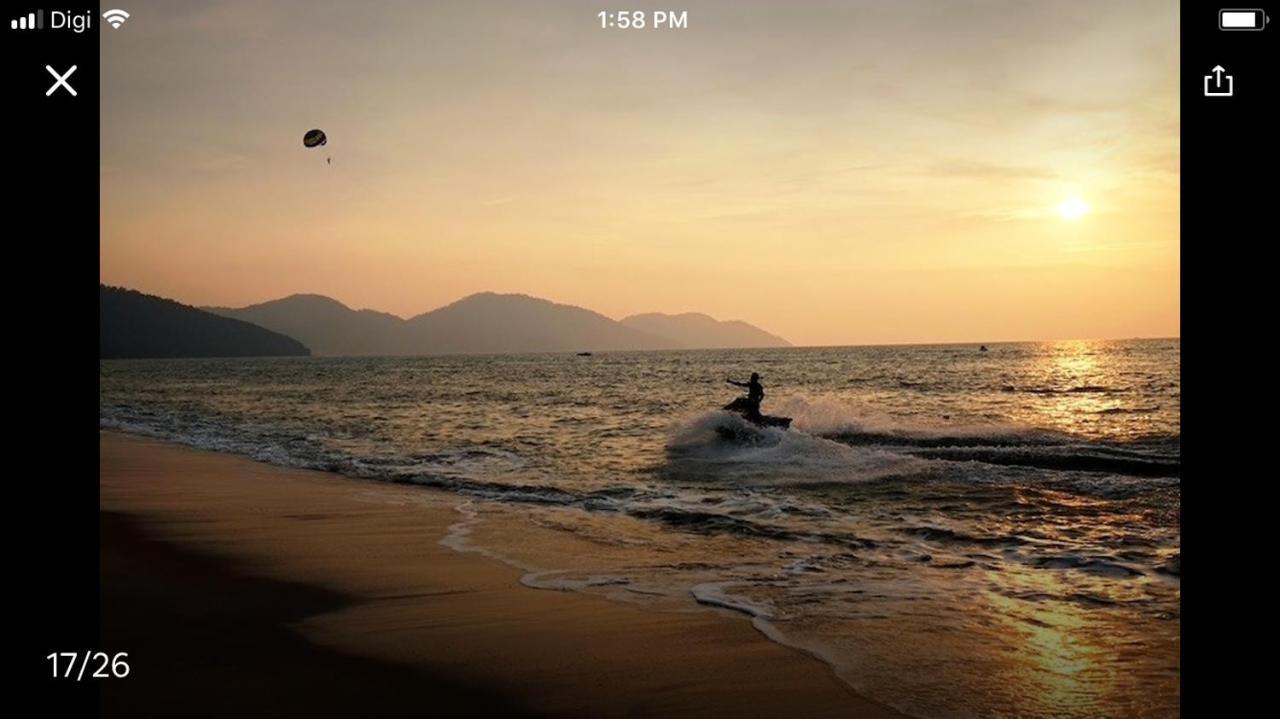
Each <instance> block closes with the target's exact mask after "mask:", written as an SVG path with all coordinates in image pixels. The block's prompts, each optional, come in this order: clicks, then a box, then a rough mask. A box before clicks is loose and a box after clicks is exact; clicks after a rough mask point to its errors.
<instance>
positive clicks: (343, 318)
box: [206, 292, 787, 355]
mask: <svg viewBox="0 0 1280 719" xmlns="http://www.w3.org/2000/svg"><path fill="white" fill-rule="evenodd" d="M206 309H208V310H209V311H210V312H216V313H217V314H220V315H224V316H226V317H234V318H236V319H241V320H247V321H250V322H253V323H255V324H259V325H262V326H263V327H267V328H270V329H272V330H275V331H277V332H282V333H285V334H288V335H289V336H291V337H297V338H298V339H300V340H302V341H303V342H306V343H307V345H308V346H309V347H311V349H312V350H313V351H314V352H315V353H316V354H323V355H427V354H487V353H495V354H496V353H504V352H576V351H581V350H652V349H678V348H696V347H730V346H733V347H741V346H752V347H762V346H785V345H786V344H787V343H786V341H785V340H782V339H780V338H778V337H774V336H773V335H770V334H768V333H765V332H763V331H762V330H758V329H756V328H753V327H751V326H750V325H747V324H746V323H739V322H723V323H722V322H716V321H715V320H713V319H711V318H710V317H706V316H705V315H700V316H699V317H704V318H705V319H706V320H708V321H709V324H707V323H701V324H700V325H699V326H705V329H706V331H708V332H710V333H711V334H710V335H709V336H708V337H706V338H705V339H702V338H699V337H698V336H697V335H696V332H694V331H693V324H691V323H690V322H688V321H684V320H683V319H682V318H684V317H686V316H684V315H681V316H680V317H679V318H673V319H674V322H673V326H674V327H677V328H678V329H680V330H681V332H682V333H683V334H682V335H681V336H678V337H677V336H671V335H668V334H665V333H660V332H652V331H649V330H648V329H646V328H645V327H640V326H632V325H630V324H627V323H623V322H618V321H616V320H612V319H610V318H608V317H605V316H604V315H602V314H600V313H598V312H592V311H591V310H588V309H583V308H581V307H574V306H572V305H562V304H557V303H555V302H549V301H547V300H543V299H538V298H536V297H529V296H528V295H515V294H496V293H493V292H481V293H479V294H474V295H470V296H468V297H464V298H463V299H461V300H458V301H457V302H454V303H453V304H450V305H446V306H444V307H441V308H439V309H436V310H432V311H430V312H426V313H423V314H420V315H418V316H416V317H413V318H410V319H408V320H403V319H400V318H399V317H396V316H395V315H389V314H386V313H382V312H374V311H372V310H359V311H357V310H353V309H351V308H349V307H347V306H346V305H343V304H342V303H340V302H337V301H336V300H332V299H329V298H328V297H321V296H319V295H293V296H291V297H285V298H283V299H279V300H274V301H272V302H264V303H262V304H258V305H252V306H249V307H244V308H239V309H232V308H227V307H210V308H206ZM637 317H648V316H647V315H644V316H637ZM639 322H640V323H641V324H643V322H644V321H643V320H640V321H639ZM744 328H745V329H744ZM747 330H752V331H754V333H755V334H752V333H751V332H748V331H747Z"/></svg>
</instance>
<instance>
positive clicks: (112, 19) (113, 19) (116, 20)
mask: <svg viewBox="0 0 1280 719" xmlns="http://www.w3.org/2000/svg"><path fill="white" fill-rule="evenodd" d="M102 19H103V20H106V21H107V22H109V23H111V27H113V28H115V29H117V30H119V29H120V26H121V25H123V24H124V21H125V20H128V19H129V13H127V12H125V11H124V10H108V11H106V12H104V13H102Z"/></svg>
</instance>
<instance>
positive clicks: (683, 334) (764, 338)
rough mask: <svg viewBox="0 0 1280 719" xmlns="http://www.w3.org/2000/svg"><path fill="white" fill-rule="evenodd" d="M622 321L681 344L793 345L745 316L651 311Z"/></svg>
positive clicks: (726, 346)
mask: <svg viewBox="0 0 1280 719" xmlns="http://www.w3.org/2000/svg"><path fill="white" fill-rule="evenodd" d="M622 324H624V325H626V326H628V327H632V328H634V329H638V330H642V331H644V332H648V333H650V334H653V335H658V336H660V337H666V338H668V339H671V340H674V341H675V342H677V343H678V344H679V345H680V346H681V347H690V348H695V347H696V348H703V349H721V348H724V349H730V348H743V347H790V346H791V343H790V342H788V341H786V340H784V339H782V338H781V337H779V336H777V335H773V334H769V333H768V332H765V331H764V330H762V329H760V328H759V327H756V326H755V325H750V324H747V323H746V322H743V321H742V320H727V321H721V320H717V319H716V318H714V317H711V316H709V315H704V314H702V313H700V312H686V313H684V314H679V315H664V314H661V313H658V312H650V313H647V314H641V315H631V316H630V317H625V318H623V319H622Z"/></svg>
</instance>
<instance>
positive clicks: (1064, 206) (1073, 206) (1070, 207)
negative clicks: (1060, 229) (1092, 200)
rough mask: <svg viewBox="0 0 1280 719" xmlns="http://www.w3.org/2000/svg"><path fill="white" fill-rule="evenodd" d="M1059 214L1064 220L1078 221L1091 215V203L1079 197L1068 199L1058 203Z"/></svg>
mask: <svg viewBox="0 0 1280 719" xmlns="http://www.w3.org/2000/svg"><path fill="white" fill-rule="evenodd" d="M1058 214H1059V215H1061V216H1062V219H1064V220H1078V219H1080V218H1081V217H1084V216H1085V215H1087V214H1089V203H1087V202H1085V201H1084V200H1082V199H1080V198H1079V197H1075V196H1072V197H1068V198H1067V199H1065V200H1063V201H1062V202H1059V203H1058Z"/></svg>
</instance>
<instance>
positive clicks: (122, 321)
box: [98, 285, 310, 359]
mask: <svg viewBox="0 0 1280 719" xmlns="http://www.w3.org/2000/svg"><path fill="white" fill-rule="evenodd" d="M308 354H310V352H309V351H308V350H307V348H306V347H305V346H303V345H302V343H300V342H298V341H297V340H295V339H293V338H291V337H286V336H284V335H282V334H279V333H277V332H272V331H271V330H268V329H264V328H262V327H259V326H257V325H255V324H253V323H250V322H244V321H242V320H237V319H233V318H230V317H220V316H218V315H215V314H211V313H209V312H204V311H203V310H199V309H196V308H195V307H190V306H188V305H184V304H180V303H178V302H174V301H173V300H167V299H164V298H162V297H155V296H153V295H146V294H143V293H141V292H136V291H134V290H127V289H124V288H121V287H108V286H106V285H99V286H98V356H99V357H101V358H104V359H112V358H138V357H271V356H305V355H308Z"/></svg>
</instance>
